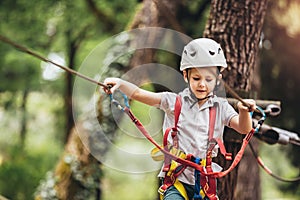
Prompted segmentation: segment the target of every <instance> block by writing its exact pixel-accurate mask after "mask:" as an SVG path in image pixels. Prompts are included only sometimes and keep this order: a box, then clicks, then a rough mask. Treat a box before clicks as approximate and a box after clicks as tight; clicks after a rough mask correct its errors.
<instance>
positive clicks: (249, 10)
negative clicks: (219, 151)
mask: <svg viewBox="0 0 300 200" xmlns="http://www.w3.org/2000/svg"><path fill="white" fill-rule="evenodd" d="M266 8H267V0H244V1H234V0H213V1H212V4H211V11H210V16H209V19H208V22H207V26H206V30H205V31H204V37H209V38H214V39H215V40H216V41H217V42H219V43H220V44H221V46H222V47H223V50H224V52H225V56H226V58H227V63H228V69H227V70H225V71H224V72H223V77H224V80H225V82H226V83H227V84H228V85H229V86H230V87H231V88H233V89H235V90H236V91H239V92H242V93H244V94H245V93H249V92H250V90H251V89H252V88H251V82H252V81H253V78H254V74H253V73H254V68H255V67H256V62H257V54H258V44H259V40H260V35H261V30H262V26H263V21H264V16H265V12H266ZM255 78H257V77H255ZM247 96H249V95H247ZM247 96H243V97H247ZM224 140H225V146H226V147H227V149H228V151H231V152H233V154H234V155H235V154H236V153H237V152H238V150H239V149H240V147H241V142H242V136H240V135H238V134H237V133H235V132H233V131H232V130H230V131H228V130H226V131H225V132H224ZM217 160H218V161H217V162H219V163H221V164H223V166H224V167H225V168H226V167H228V166H229V165H230V163H229V162H226V161H225V160H224V158H223V157H220V156H218V158H217ZM243 162H246V163H247V164H246V165H244V166H246V167H245V170H243V172H242V171H238V168H236V169H235V170H234V171H232V172H231V173H230V174H229V175H227V176H226V177H224V178H222V179H219V184H218V191H219V197H220V199H222V200H226V199H228V200H232V199H239V200H244V199H260V189H259V173H258V169H257V168H258V166H257V164H256V163H255V162H253V161H251V160H248V156H245V157H244V160H243ZM250 169H251V171H250V172H251V175H250V176H249V170H250ZM238 172H239V174H240V176H239V177H247V178H246V179H245V178H243V179H241V180H240V179H238V178H237V177H238ZM242 173H247V174H242ZM237 181H239V182H238V185H239V186H240V187H239V188H242V189H239V190H236V186H237ZM245 191H251V192H250V193H249V192H245ZM235 193H236V194H235Z"/></svg>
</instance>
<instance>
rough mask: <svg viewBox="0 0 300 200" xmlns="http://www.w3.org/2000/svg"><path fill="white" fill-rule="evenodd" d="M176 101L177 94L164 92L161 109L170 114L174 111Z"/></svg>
mask: <svg viewBox="0 0 300 200" xmlns="http://www.w3.org/2000/svg"><path fill="white" fill-rule="evenodd" d="M175 101H176V94H175V93H172V92H162V95H161V101H160V105H159V109H161V110H163V111H164V112H165V113H166V114H170V113H172V112H173V111H174V106H175Z"/></svg>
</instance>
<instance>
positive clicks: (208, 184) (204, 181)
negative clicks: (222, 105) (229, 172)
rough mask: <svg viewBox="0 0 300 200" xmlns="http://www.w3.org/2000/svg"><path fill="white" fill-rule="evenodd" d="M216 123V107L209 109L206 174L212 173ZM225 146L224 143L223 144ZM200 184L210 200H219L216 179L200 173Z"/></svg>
mask: <svg viewBox="0 0 300 200" xmlns="http://www.w3.org/2000/svg"><path fill="white" fill-rule="evenodd" d="M215 122H216V107H215V106H213V107H211V108H209V126H208V149H207V152H206V166H205V169H206V172H207V173H212V172H213V170H212V151H213V149H214V147H215V146H216V143H217V142H216V140H215V139H214V138H213V136H214V130H215ZM222 144H223V143H222ZM223 146H224V145H223ZM200 177H201V178H200V184H201V187H202V189H203V191H204V193H205V195H206V196H207V197H208V198H209V199H210V200H218V199H219V198H218V196H217V183H216V178H214V177H212V176H206V175H203V174H201V173H200Z"/></svg>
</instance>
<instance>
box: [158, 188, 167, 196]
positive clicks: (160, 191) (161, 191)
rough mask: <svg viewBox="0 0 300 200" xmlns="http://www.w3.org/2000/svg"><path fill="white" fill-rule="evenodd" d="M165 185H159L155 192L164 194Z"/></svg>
mask: <svg viewBox="0 0 300 200" xmlns="http://www.w3.org/2000/svg"><path fill="white" fill-rule="evenodd" d="M164 186H165V185H161V186H160V187H159V188H158V190H157V192H158V193H159V194H160V195H162V196H163V195H164V194H165V192H166V188H165V187H164Z"/></svg>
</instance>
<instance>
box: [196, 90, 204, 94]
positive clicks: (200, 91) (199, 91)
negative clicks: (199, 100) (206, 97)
mask: <svg viewBox="0 0 300 200" xmlns="http://www.w3.org/2000/svg"><path fill="white" fill-rule="evenodd" d="M196 91H197V92H198V93H205V92H206V90H196Z"/></svg>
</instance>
